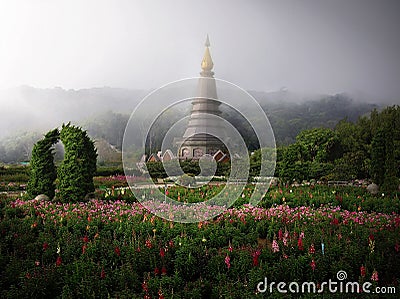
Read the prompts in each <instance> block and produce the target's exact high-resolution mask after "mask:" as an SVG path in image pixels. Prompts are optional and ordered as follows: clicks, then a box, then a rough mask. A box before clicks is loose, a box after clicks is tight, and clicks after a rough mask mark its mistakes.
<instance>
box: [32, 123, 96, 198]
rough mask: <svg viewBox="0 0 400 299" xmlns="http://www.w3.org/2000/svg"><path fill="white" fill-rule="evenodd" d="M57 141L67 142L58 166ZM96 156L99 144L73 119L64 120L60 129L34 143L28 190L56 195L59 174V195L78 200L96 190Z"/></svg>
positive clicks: (59, 196)
mask: <svg viewBox="0 0 400 299" xmlns="http://www.w3.org/2000/svg"><path fill="white" fill-rule="evenodd" d="M58 141H61V142H62V143H63V144H64V150H65V154H64V160H63V161H62V162H61V165H60V166H59V167H58V169H56V167H55V165H54V151H53V145H54V144H56V143H57V142H58ZM96 159H97V152H96V148H95V146H94V142H93V141H92V140H91V139H90V138H89V136H88V135H87V132H86V131H84V130H82V129H81V128H80V127H76V126H73V125H71V124H70V123H68V124H67V125H65V124H63V125H62V128H61V131H58V129H55V130H52V131H50V132H48V133H47V134H46V135H45V137H44V139H42V140H40V141H38V142H37V143H36V144H35V145H34V147H33V150H32V159H31V176H30V179H29V182H28V187H27V192H28V194H29V195H30V196H31V197H33V196H36V195H38V194H45V195H47V196H49V197H50V198H53V197H54V195H55V187H56V185H55V180H56V178H57V189H58V190H59V192H58V194H57V197H58V198H59V199H60V200H61V201H63V202H71V201H79V200H81V199H83V198H84V197H85V195H86V194H88V193H90V192H93V191H94V185H93V176H94V174H95V172H96Z"/></svg>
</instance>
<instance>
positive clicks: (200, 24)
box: [0, 0, 400, 102]
mask: <svg viewBox="0 0 400 299" xmlns="http://www.w3.org/2000/svg"><path fill="white" fill-rule="evenodd" d="M399 16H400V1H399V0H374V1H372V0H331V1H329V0H292V1H288V0H274V1H269V0H259V1H245V0H243V1H232V0H223V1H221V0H219V1H213V0H204V1H187V0H186V1H185V0H182V1H178V0H173V1H171V0H158V1H151V0H148V1H146V0H142V1H135V0H65V1H61V0H60V1H57V0H26V1H21V0H2V1H0V88H8V87H14V86H19V85H31V86H34V87H40V88H51V87H55V86H60V87H63V88H67V89H69V88H73V89H80V88H90V87H99V86H111V87H124V88H133V89H143V88H157V87H159V86H161V85H163V84H166V83H168V82H170V81H174V80H178V79H181V78H186V77H193V76H197V75H198V73H199V71H200V61H201V59H202V55H203V52H204V40H205V37H206V34H207V33H208V34H209V35H210V41H211V55H212V57H213V60H214V64H215V68H214V70H215V76H216V77H218V78H221V79H225V80H228V81H231V82H233V83H235V84H237V85H239V86H241V87H243V88H245V89H253V90H262V91H273V90H277V89H280V88H282V87H286V88H288V89H289V90H295V91H307V92H322V93H337V92H360V93H365V94H367V95H371V96H373V97H375V98H376V100H379V99H389V100H393V99H394V98H397V99H399V102H400V84H399V83H400V82H399V81H400V57H399V56H400V41H399V39H400V33H399V29H400V26H399V23H400V17H399Z"/></svg>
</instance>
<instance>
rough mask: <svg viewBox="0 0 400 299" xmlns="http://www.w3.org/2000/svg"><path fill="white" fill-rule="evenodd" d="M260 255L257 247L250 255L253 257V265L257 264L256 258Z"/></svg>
mask: <svg viewBox="0 0 400 299" xmlns="http://www.w3.org/2000/svg"><path fill="white" fill-rule="evenodd" d="M260 255H261V251H260V250H259V249H257V250H256V251H254V252H253V253H252V257H253V266H255V267H256V266H258V258H259V256H260Z"/></svg>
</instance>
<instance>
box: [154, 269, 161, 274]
mask: <svg viewBox="0 0 400 299" xmlns="http://www.w3.org/2000/svg"><path fill="white" fill-rule="evenodd" d="M158 274H160V269H158V267H155V268H154V275H158Z"/></svg>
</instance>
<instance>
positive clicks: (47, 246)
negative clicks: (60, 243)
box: [43, 242, 49, 251]
mask: <svg viewBox="0 0 400 299" xmlns="http://www.w3.org/2000/svg"><path fill="white" fill-rule="evenodd" d="M47 248H49V244H47V242H44V243H43V250H44V251H46V250H47Z"/></svg>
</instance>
